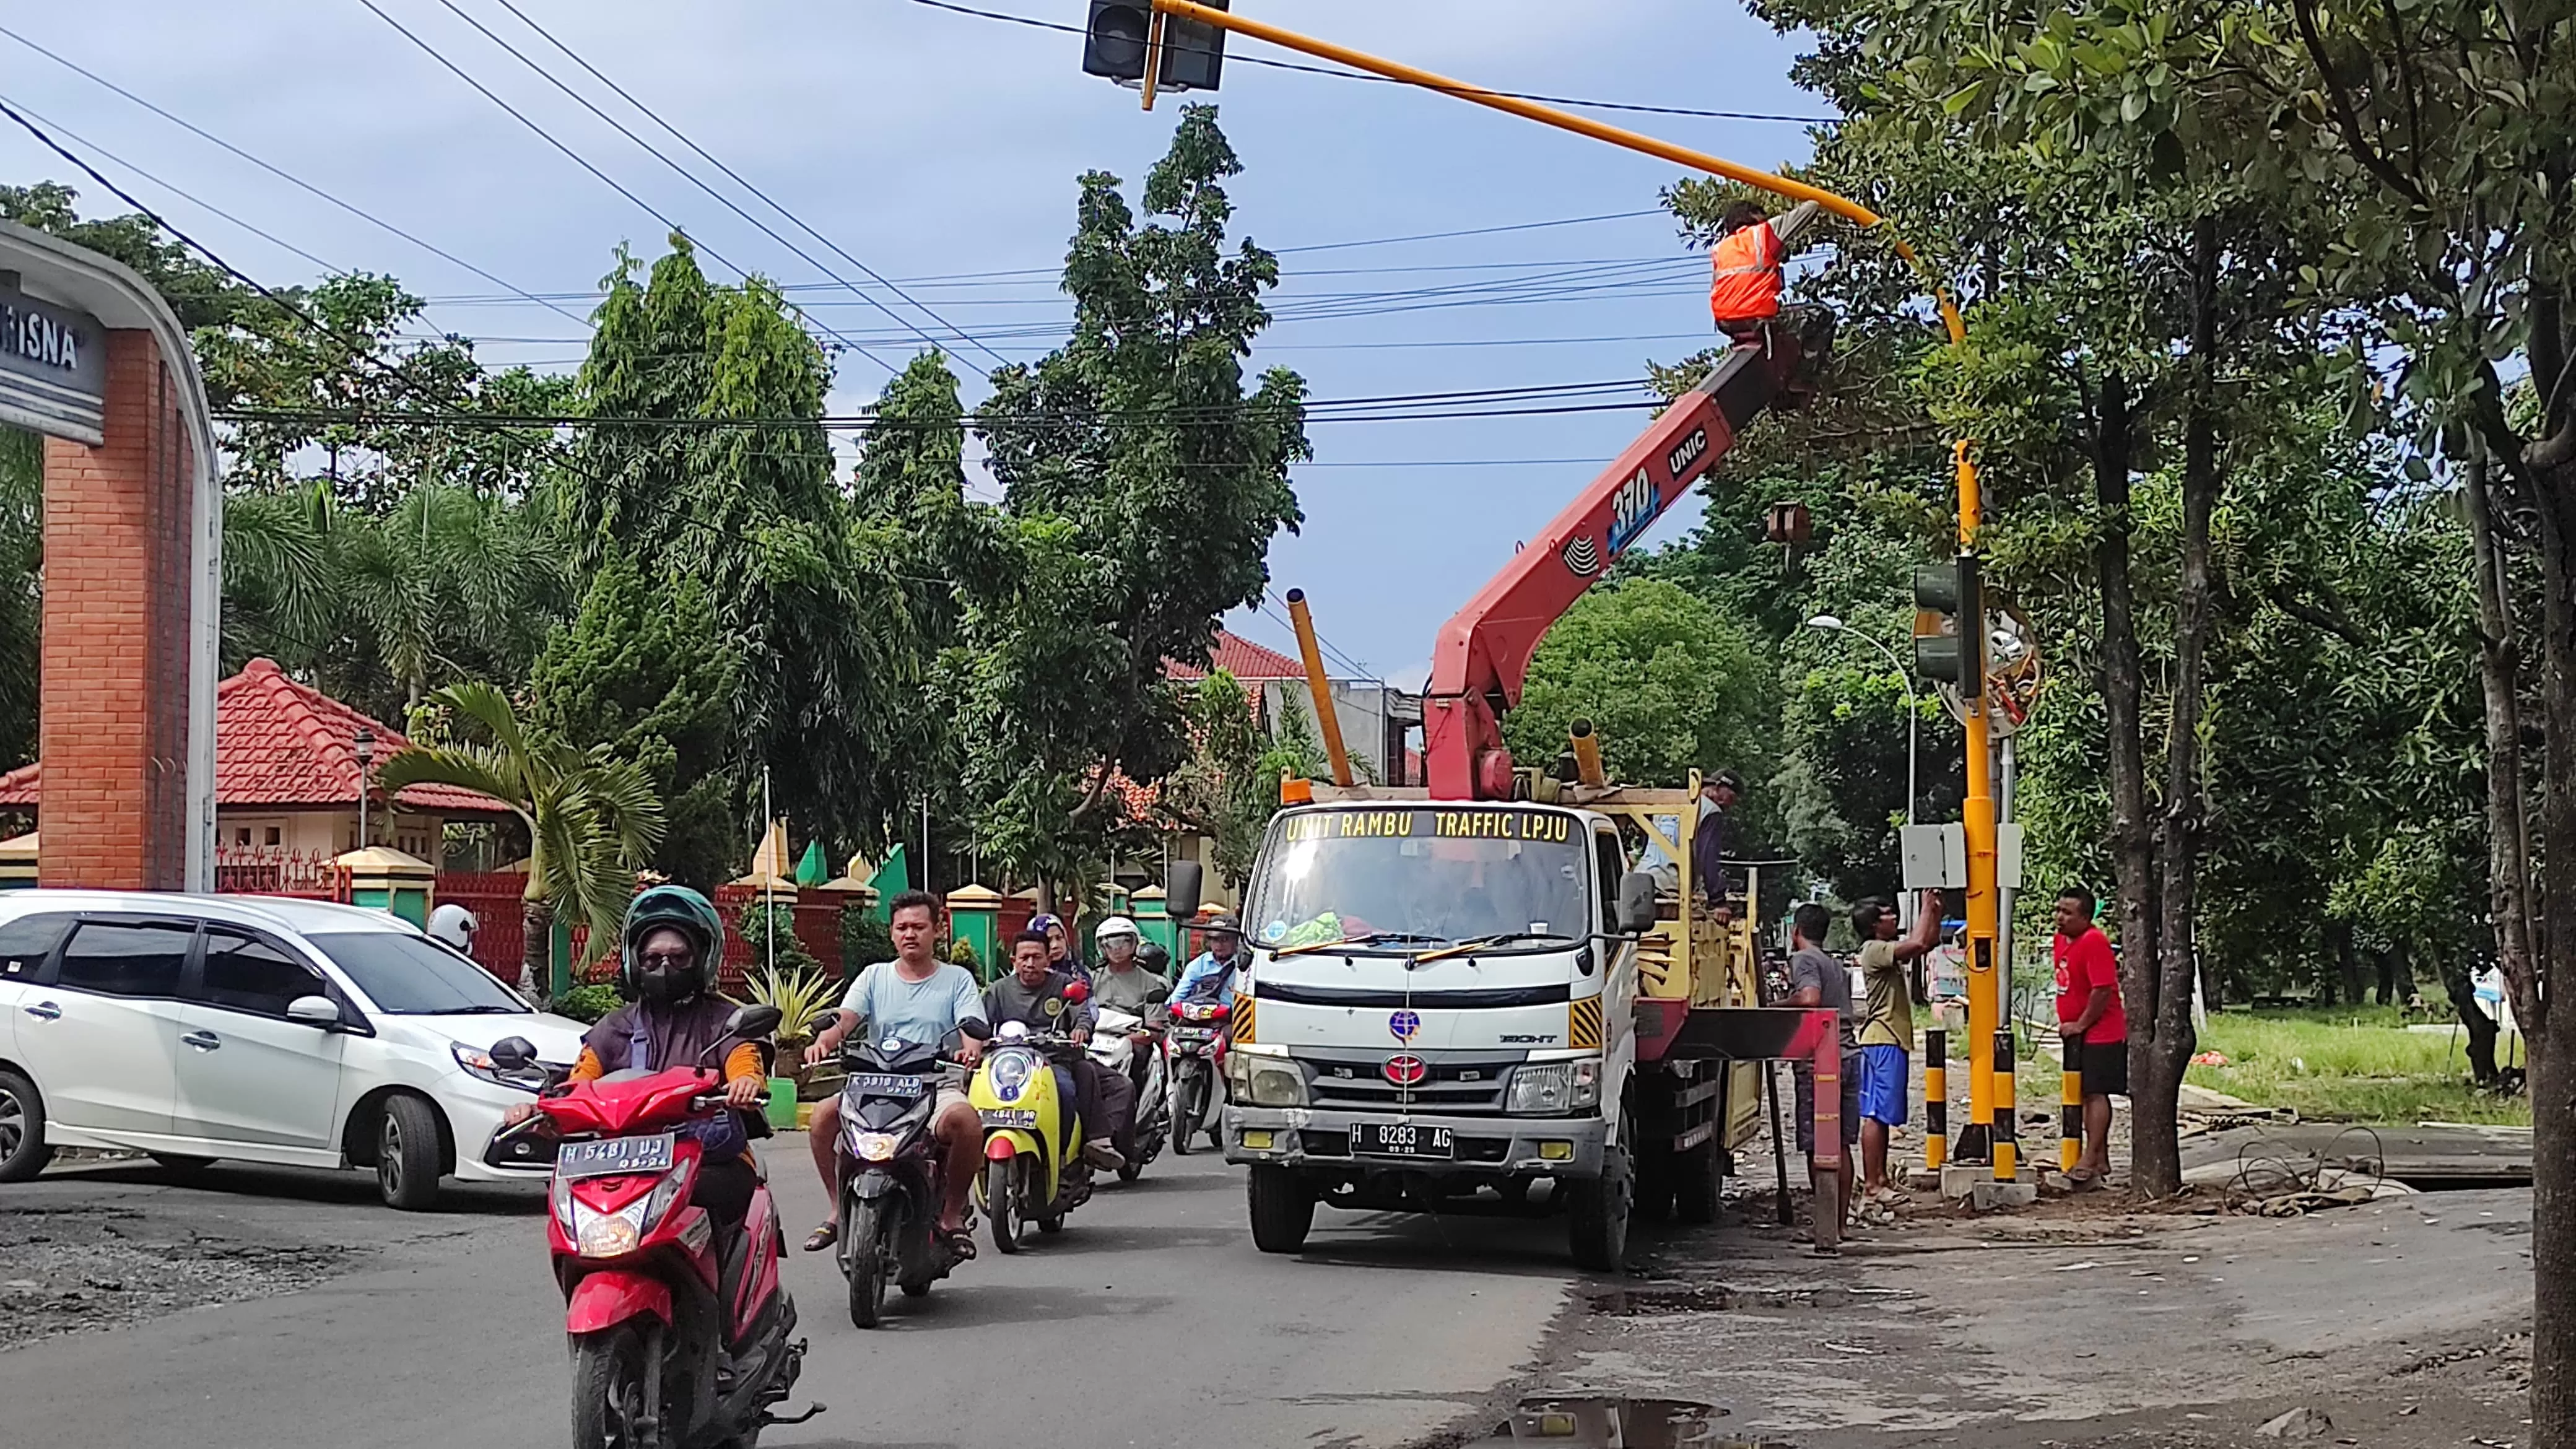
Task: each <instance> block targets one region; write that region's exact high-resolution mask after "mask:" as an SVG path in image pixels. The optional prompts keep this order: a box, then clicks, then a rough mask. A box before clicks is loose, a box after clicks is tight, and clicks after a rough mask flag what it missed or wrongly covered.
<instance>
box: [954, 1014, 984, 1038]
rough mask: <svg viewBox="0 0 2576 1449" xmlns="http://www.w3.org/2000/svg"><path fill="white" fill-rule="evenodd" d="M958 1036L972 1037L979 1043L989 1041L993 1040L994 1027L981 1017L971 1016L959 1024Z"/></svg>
mask: <svg viewBox="0 0 2576 1449" xmlns="http://www.w3.org/2000/svg"><path fill="white" fill-rule="evenodd" d="M957 1034H958V1035H959V1036H971V1037H973V1038H975V1039H976V1040H977V1041H987V1040H990V1039H991V1038H992V1035H993V1025H992V1023H991V1022H988V1021H986V1020H985V1019H984V1018H982V1017H980V1016H970V1017H967V1018H966V1019H965V1020H963V1021H961V1022H959V1023H957Z"/></svg>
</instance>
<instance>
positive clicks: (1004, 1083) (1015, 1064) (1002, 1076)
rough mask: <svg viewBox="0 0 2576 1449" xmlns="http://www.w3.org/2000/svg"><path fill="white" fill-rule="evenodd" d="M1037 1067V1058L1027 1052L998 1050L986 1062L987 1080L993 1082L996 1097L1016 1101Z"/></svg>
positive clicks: (1006, 1100) (1001, 1099) (1005, 1100)
mask: <svg viewBox="0 0 2576 1449" xmlns="http://www.w3.org/2000/svg"><path fill="white" fill-rule="evenodd" d="M1035 1067H1036V1058H1034V1057H1032V1056H1030V1055H1029V1054H1028V1053H1027V1052H1024V1051H1018V1052H997V1053H995V1054H994V1055H993V1056H992V1057H990V1058H988V1059H987V1061H986V1063H985V1080H986V1081H988V1082H990V1083H991V1084H992V1087H993V1096H994V1097H995V1098H996V1099H998V1100H1000V1101H1004V1102H1016V1101H1018V1100H1020V1092H1021V1089H1023V1088H1025V1087H1027V1086H1028V1084H1029V1077H1030V1075H1031V1073H1032V1072H1033V1071H1034V1070H1035Z"/></svg>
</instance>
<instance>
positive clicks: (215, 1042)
mask: <svg viewBox="0 0 2576 1449" xmlns="http://www.w3.org/2000/svg"><path fill="white" fill-rule="evenodd" d="M179 1040H180V1041H182V1042H184V1043H186V1044H187V1045H189V1046H192V1047H195V1048H196V1049H197V1050H199V1051H201V1052H210V1051H213V1050H214V1049H215V1048H217V1047H219V1046H222V1045H223V1044H224V1039H223V1038H222V1037H219V1036H217V1035H215V1034H214V1033H213V1032H211V1031H192V1032H190V1033H188V1034H187V1035H186V1036H183V1037H181V1038H179Z"/></svg>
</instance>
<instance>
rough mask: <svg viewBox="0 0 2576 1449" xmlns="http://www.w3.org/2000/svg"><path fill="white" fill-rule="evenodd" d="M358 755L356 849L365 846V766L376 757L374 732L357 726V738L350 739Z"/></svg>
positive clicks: (363, 726) (364, 847)
mask: <svg viewBox="0 0 2576 1449" xmlns="http://www.w3.org/2000/svg"><path fill="white" fill-rule="evenodd" d="M351 744H352V745H353V746H354V747H355V748H356V752H357V756H358V849H360V850H364V849H366V848H367V766H369V765H370V764H373V763H374V762H375V758H376V732H375V731H374V730H371V729H369V728H367V727H366V726H365V725H360V726H358V734H357V738H356V739H355V740H353V741H351Z"/></svg>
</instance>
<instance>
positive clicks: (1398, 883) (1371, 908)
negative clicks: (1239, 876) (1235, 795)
mask: <svg viewBox="0 0 2576 1449" xmlns="http://www.w3.org/2000/svg"><path fill="white" fill-rule="evenodd" d="M1586 839H1587V837H1586V834H1585V832H1584V830H1583V827H1582V823H1581V822H1580V821H1579V820H1577V819H1576V818H1575V817H1573V816H1571V815H1566V814H1561V813H1558V812H1556V811H1552V810H1533V809H1528V808H1526V807H1523V808H1513V807H1509V806H1496V807H1490V808H1484V809H1428V808H1410V807H1407V808H1397V809H1380V810H1304V811H1298V812H1295V813H1293V814H1285V815H1282V816H1280V817H1279V818H1278V820H1277V821H1275V822H1274V823H1273V824H1272V825H1271V827H1270V839H1269V842H1268V844H1267V845H1266V846H1265V848H1264V849H1263V850H1262V852H1261V861H1260V864H1259V866H1258V867H1257V868H1256V869H1255V870H1254V872H1253V880H1252V888H1251V890H1250V892H1249V893H1248V894H1247V895H1246V896H1245V900H1246V902H1247V905H1246V908H1245V912H1244V929H1245V930H1246V931H1247V932H1248V933H1249V934H1250V935H1251V937H1252V939H1253V940H1254V941H1256V942H1258V943H1259V944H1261V945H1262V946H1264V947H1266V948H1269V949H1271V950H1283V949H1286V948H1288V947H1291V946H1306V945H1315V944H1319V943H1322V942H1326V941H1344V940H1350V941H1371V942H1372V944H1376V945H1380V946H1382V947H1383V948H1384V949H1386V950H1390V951H1395V950H1412V949H1418V948H1419V947H1420V946H1422V945H1423V944H1425V943H1435V944H1436V943H1445V942H1457V941H1473V940H1481V939H1485V938H1489V937H1508V938H1511V939H1509V940H1507V941H1503V942H1499V943H1497V944H1498V949H1503V950H1513V949H1520V950H1548V949H1551V948H1562V946H1563V945H1564V942H1565V941H1567V940H1571V939H1574V938H1577V937H1581V936H1583V935H1585V934H1586V933H1588V932H1589V931H1590V930H1591V926H1590V924H1589V921H1590V912H1589V910H1588V909H1587V908H1586V902H1587V901H1588V899H1589V897H1588V896H1587V895H1586V893H1585V889H1586V888H1585V880H1584V869H1585V867H1584V846H1585V843H1586ZM1372 938H1373V940H1372Z"/></svg>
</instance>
